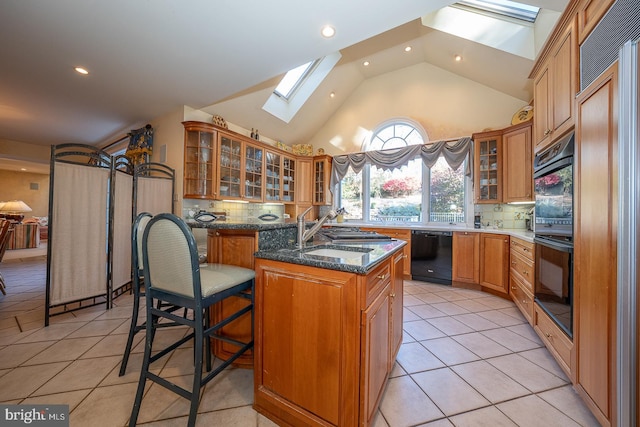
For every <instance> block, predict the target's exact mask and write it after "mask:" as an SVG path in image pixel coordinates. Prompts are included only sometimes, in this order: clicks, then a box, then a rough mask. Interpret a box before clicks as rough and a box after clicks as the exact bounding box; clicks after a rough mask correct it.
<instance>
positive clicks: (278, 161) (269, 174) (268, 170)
mask: <svg viewBox="0 0 640 427" xmlns="http://www.w3.org/2000/svg"><path fill="white" fill-rule="evenodd" d="M264 168H265V174H266V175H265V182H266V185H265V196H264V201H265V202H279V201H281V200H282V193H281V192H280V190H281V188H280V186H281V184H282V155H281V154H280V153H276V152H274V151H270V150H267V151H266V152H265V162H264Z"/></svg>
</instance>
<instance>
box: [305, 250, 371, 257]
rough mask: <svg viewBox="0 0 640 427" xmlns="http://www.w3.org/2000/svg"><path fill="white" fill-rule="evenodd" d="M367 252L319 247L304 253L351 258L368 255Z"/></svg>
mask: <svg viewBox="0 0 640 427" xmlns="http://www.w3.org/2000/svg"><path fill="white" fill-rule="evenodd" d="M367 252H369V251H367ZM367 252H361V251H347V250H344V249H331V248H329V249H327V248H319V249H314V250H312V251H308V252H304V254H305V255H312V256H321V257H331V258H344V259H349V258H362V257H363V256H364V255H366V253H367Z"/></svg>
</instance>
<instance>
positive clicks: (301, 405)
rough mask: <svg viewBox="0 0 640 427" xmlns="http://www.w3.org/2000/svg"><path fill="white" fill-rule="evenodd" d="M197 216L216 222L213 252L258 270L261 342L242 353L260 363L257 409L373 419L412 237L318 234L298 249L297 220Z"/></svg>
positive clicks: (290, 416)
mask: <svg viewBox="0 0 640 427" xmlns="http://www.w3.org/2000/svg"><path fill="white" fill-rule="evenodd" d="M190 225H191V226H192V227H194V228H206V229H208V232H209V238H208V253H209V257H208V261H209V262H223V263H228V264H234V265H240V266H243V267H247V268H252V269H255V271H256V284H255V305H254V350H253V352H252V353H251V354H250V357H248V358H246V359H244V360H242V361H240V362H241V363H240V365H243V364H244V365H245V366H247V367H249V366H253V372H254V409H255V410H256V411H258V412H260V413H261V414H263V415H265V416H266V417H268V418H269V419H271V420H273V421H274V422H276V423H278V425H282V426H345V427H350V426H368V425H371V423H372V421H373V419H374V417H375V414H376V411H377V409H378V406H379V404H380V400H381V398H382V393H383V391H384V388H385V385H386V382H387V379H388V377H389V373H390V372H391V369H392V368H393V366H394V362H395V358H396V355H397V352H398V350H399V348H400V344H401V343H402V303H403V300H402V295H403V264H404V257H405V255H404V252H403V248H404V246H405V245H406V242H405V241H403V240H396V239H391V240H386V241H375V242H364V243H340V244H335V243H333V242H331V241H327V240H323V239H322V238H321V236H316V238H314V240H313V242H310V243H308V244H306V245H305V247H304V248H302V249H298V248H296V245H295V243H296V224H295V223H292V222H289V221H283V222H280V223H262V222H256V223H246V222H245V223H235V222H232V221H225V222H217V221H216V222H212V223H209V224H195V223H191V224H190ZM318 237H319V238H318ZM217 309H218V310H225V308H224V307H218V308H217ZM218 316H219V314H214V317H218ZM247 320H249V319H247ZM249 331H250V323H249V324H246V325H241V327H240V328H239V329H230V328H228V327H225V329H224V331H223V332H224V333H225V334H227V335H229V336H233V337H234V338H236V339H240V340H245V339H246V338H248V335H249V334H250V332H249ZM249 336H250V335H249ZM214 352H216V355H217V356H218V357H223V358H224V357H225V355H226V352H225V349H224V348H223V347H219V348H218V347H215V346H214Z"/></svg>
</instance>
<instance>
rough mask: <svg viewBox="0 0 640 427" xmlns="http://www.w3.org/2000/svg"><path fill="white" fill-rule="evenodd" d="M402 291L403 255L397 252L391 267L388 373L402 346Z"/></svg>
mask: <svg viewBox="0 0 640 427" xmlns="http://www.w3.org/2000/svg"><path fill="white" fill-rule="evenodd" d="M403 291H404V253H403V252H398V253H396V254H395V255H394V256H393V264H392V266H391V293H390V294H389V296H390V297H391V301H390V302H391V326H390V328H389V330H390V334H391V355H390V357H389V372H391V370H392V369H393V364H394V362H395V360H396V356H397V355H398V350H400V345H401V344H402V318H403V316H402V303H403Z"/></svg>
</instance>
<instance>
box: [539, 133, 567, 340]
mask: <svg viewBox="0 0 640 427" xmlns="http://www.w3.org/2000/svg"><path fill="white" fill-rule="evenodd" d="M573 146H574V134H573V132H571V133H569V134H568V135H566V136H565V137H563V138H562V139H561V140H559V141H558V142H557V143H555V144H554V145H552V146H551V147H549V148H548V149H546V150H544V151H542V152H541V153H539V154H538V155H536V157H535V160H534V165H533V166H534V175H533V178H534V184H535V202H536V204H535V215H534V217H535V219H534V233H535V239H534V241H535V243H536V257H535V261H536V280H535V288H534V294H535V295H534V296H535V300H536V302H537V303H538V305H539V306H540V307H541V308H542V309H543V310H544V311H545V312H546V313H547V314H548V315H549V316H550V317H551V319H552V320H553V321H554V322H555V323H556V324H557V325H558V326H559V327H560V328H561V329H562V330H563V331H564V332H565V333H566V334H567V335H568V336H569V337H573Z"/></svg>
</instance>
